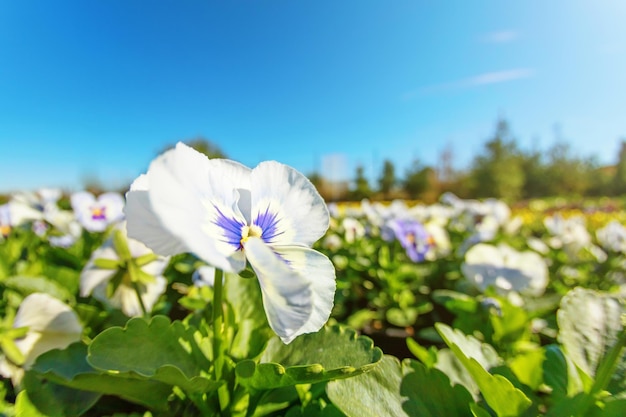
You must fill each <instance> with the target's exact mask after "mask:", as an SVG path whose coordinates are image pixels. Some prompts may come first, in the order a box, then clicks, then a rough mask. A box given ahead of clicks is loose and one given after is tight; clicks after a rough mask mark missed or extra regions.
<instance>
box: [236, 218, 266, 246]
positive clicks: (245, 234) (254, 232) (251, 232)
mask: <svg viewBox="0 0 626 417" xmlns="http://www.w3.org/2000/svg"><path fill="white" fill-rule="evenodd" d="M262 235H263V230H261V228H260V227H259V226H257V225H256V224H253V225H252V226H243V227H242V228H241V240H240V241H239V244H240V245H241V246H242V247H243V244H244V243H246V242H247V241H248V238H251V237H261V236H262Z"/></svg>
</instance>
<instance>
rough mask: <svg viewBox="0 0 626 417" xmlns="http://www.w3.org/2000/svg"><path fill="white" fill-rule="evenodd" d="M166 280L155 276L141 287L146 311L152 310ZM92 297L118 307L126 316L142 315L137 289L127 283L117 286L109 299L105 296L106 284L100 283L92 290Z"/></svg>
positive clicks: (165, 285) (163, 289) (164, 286)
mask: <svg viewBox="0 0 626 417" xmlns="http://www.w3.org/2000/svg"><path fill="white" fill-rule="evenodd" d="M166 287H167V280H166V279H165V278H163V277H156V278H155V280H154V282H152V283H150V284H147V285H144V286H142V287H141V301H142V302H143V305H144V307H145V308H146V310H147V311H152V308H153V307H154V305H155V304H156V302H157V300H158V299H159V297H160V296H161V294H163V293H164V292H165V288H166ZM94 297H95V298H96V299H98V300H101V301H103V302H105V303H108V304H110V305H111V306H113V307H115V308H119V309H120V310H122V312H123V313H124V314H125V315H127V316H128V317H139V316H142V315H143V310H142V309H141V304H139V298H137V291H136V290H135V289H134V288H133V287H130V286H128V285H120V286H119V287H117V290H116V291H115V294H113V297H111V298H110V299H107V297H106V286H104V285H101V286H99V287H98V288H96V289H95V290H94Z"/></svg>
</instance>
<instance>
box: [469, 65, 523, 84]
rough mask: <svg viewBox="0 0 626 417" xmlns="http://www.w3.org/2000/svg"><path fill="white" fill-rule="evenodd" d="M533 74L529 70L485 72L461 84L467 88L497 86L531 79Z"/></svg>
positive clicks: (516, 69) (515, 69)
mask: <svg viewBox="0 0 626 417" xmlns="http://www.w3.org/2000/svg"><path fill="white" fill-rule="evenodd" d="M534 74H535V71H534V70H533V69H531V68H514V69H510V70H504V71H494V72H486V73H483V74H479V75H476V76H474V77H471V78H468V79H466V80H464V81H462V82H461V84H462V85H469V86H474V85H485V84H497V83H503V82H506V81H513V80H519V79H522V78H528V77H532V76H533V75H534Z"/></svg>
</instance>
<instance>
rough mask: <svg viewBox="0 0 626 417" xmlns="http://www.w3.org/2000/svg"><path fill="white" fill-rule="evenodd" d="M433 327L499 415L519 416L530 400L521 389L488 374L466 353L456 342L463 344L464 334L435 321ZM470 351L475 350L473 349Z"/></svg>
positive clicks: (502, 378)
mask: <svg viewBox="0 0 626 417" xmlns="http://www.w3.org/2000/svg"><path fill="white" fill-rule="evenodd" d="M435 327H436V329H437V331H438V332H439V334H440V335H441V337H443V339H444V341H445V342H446V344H447V345H448V346H449V347H450V349H451V350H452V351H453V352H454V354H455V355H456V356H457V358H459V360H460V361H461V362H462V363H463V366H465V368H466V369H467V370H468V371H469V373H470V374H471V375H472V378H473V379H474V381H475V382H476V384H477V385H478V387H479V388H480V392H481V393H482V394H483V397H484V398H485V401H486V402H487V404H489V406H490V407H491V408H492V409H493V410H494V411H495V412H496V414H497V415H498V416H499V417H509V416H510V417H514V416H519V415H520V414H522V413H523V412H524V411H525V410H526V409H527V408H528V407H530V405H531V403H532V402H531V400H530V399H528V397H526V395H525V394H524V393H523V392H522V391H520V390H519V389H517V388H515V387H514V386H513V384H512V383H511V381H509V380H508V379H506V378H505V377H503V376H502V375H492V374H490V373H489V372H487V371H486V370H485V368H484V367H483V365H481V363H480V362H479V361H477V360H476V359H475V357H472V356H468V355H466V353H465V352H464V350H463V349H462V348H461V347H460V346H459V345H458V343H457V342H458V341H460V342H461V343H462V344H463V343H464V339H465V340H467V338H465V337H464V335H462V334H459V333H460V332H458V331H455V330H453V329H452V328H450V327H449V326H446V325H444V324H442V323H437V324H436V325H435ZM472 351H473V352H475V350H472Z"/></svg>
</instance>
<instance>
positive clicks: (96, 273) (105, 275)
mask: <svg viewBox="0 0 626 417" xmlns="http://www.w3.org/2000/svg"><path fill="white" fill-rule="evenodd" d="M95 259H111V260H118V256H117V253H116V252H115V249H113V247H112V246H111V245H105V246H101V247H99V248H98V249H96V250H95V251H94V252H93V254H92V255H91V259H90V260H89V262H87V265H86V266H85V268H83V270H82V272H81V273H80V296H81V297H87V296H88V295H89V294H91V293H92V292H93V290H94V288H96V287H97V286H99V285H101V284H102V283H103V282H108V281H109V280H110V279H111V278H112V277H113V275H115V272H116V270H114V269H102V268H99V267H97V266H96V265H95V264H94V260H95Z"/></svg>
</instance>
